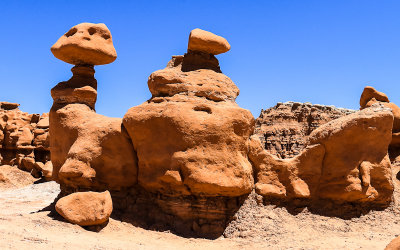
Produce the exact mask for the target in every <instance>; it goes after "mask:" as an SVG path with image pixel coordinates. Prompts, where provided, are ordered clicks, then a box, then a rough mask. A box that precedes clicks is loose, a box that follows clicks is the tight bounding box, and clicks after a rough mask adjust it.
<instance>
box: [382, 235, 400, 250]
mask: <svg viewBox="0 0 400 250" xmlns="http://www.w3.org/2000/svg"><path fill="white" fill-rule="evenodd" d="M399 249H400V237H396V238H394V239H393V240H392V241H391V242H390V243H389V244H388V245H387V246H386V247H385V250H399Z"/></svg>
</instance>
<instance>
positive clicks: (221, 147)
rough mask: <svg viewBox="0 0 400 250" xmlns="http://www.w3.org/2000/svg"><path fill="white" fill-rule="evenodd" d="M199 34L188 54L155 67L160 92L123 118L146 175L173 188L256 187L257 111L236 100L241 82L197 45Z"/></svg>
mask: <svg viewBox="0 0 400 250" xmlns="http://www.w3.org/2000/svg"><path fill="white" fill-rule="evenodd" d="M197 32H200V31H196V30H195V31H193V32H192V35H191V37H197V34H199V33H197ZM201 32H203V31H201ZM200 34H208V33H200ZM210 39H211V40H212V39H214V40H216V41H219V40H218V39H219V38H218V37H217V36H215V37H214V36H211V38H210ZM192 42H193V40H191V41H190V42H189V52H188V53H187V54H185V55H184V56H175V57H173V58H172V60H171V61H170V62H169V63H168V65H167V67H166V68H165V69H163V70H158V71H156V72H154V73H153V74H151V76H150V77H149V80H148V85H149V89H150V91H151V93H152V95H153V96H152V98H151V99H150V100H149V101H147V102H146V103H143V104H141V105H139V106H136V107H133V108H131V109H129V111H128V112H127V113H126V114H125V116H124V118H123V124H124V126H125V127H126V129H127V131H128V133H129V135H130V138H131V140H132V142H133V145H134V148H135V150H136V152H137V156H138V164H139V165H138V173H139V175H138V183H139V184H140V185H141V186H142V187H144V188H145V189H146V190H147V191H150V192H161V193H163V194H168V195H197V196H233V197H235V196H241V195H244V194H247V193H250V191H251V189H252V187H253V177H252V166H251V164H250V162H249V161H248V158H247V151H248V150H247V149H248V148H247V142H248V139H249V137H250V135H251V134H252V132H253V130H254V118H253V116H252V114H251V113H250V112H249V111H248V110H245V109H242V108H240V107H239V106H238V105H237V104H236V103H235V99H236V97H237V95H238V94H239V89H238V88H237V87H236V85H235V84H234V83H233V82H232V81H231V79H229V77H227V76H225V75H223V74H222V73H220V70H219V66H218V60H217V59H216V58H215V57H213V56H212V57H210V56H209V55H207V56H208V57H207V56H205V54H196V53H194V52H191V51H190V50H191V48H193V47H190V46H191V45H190V44H193V43H192ZM187 65H190V67H188V66H187Z"/></svg>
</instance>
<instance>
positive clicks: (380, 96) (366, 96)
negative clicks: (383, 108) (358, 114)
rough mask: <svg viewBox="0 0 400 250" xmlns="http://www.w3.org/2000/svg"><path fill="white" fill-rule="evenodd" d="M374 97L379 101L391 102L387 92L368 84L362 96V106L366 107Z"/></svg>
mask: <svg viewBox="0 0 400 250" xmlns="http://www.w3.org/2000/svg"><path fill="white" fill-rule="evenodd" d="M372 99H375V100H376V101H379V102H389V98H388V97H387V95H386V94H385V93H382V92H379V91H377V90H376V89H374V88H373V87H371V86H366V87H365V88H364V90H363V92H362V94H361V97H360V107H361V108H365V107H366V105H367V103H368V102H369V101H370V100H372Z"/></svg>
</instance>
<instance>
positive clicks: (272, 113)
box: [254, 101, 356, 159]
mask: <svg viewBox="0 0 400 250" xmlns="http://www.w3.org/2000/svg"><path fill="white" fill-rule="evenodd" d="M354 112H356V110H352V109H345V108H337V107H335V106H333V105H321V104H312V103H310V102H305V103H301V102H292V101H288V102H278V103H277V104H276V105H275V106H274V107H272V108H269V109H266V110H263V109H262V110H261V114H260V116H259V117H258V118H257V119H256V127H255V131H254V134H256V135H257V136H258V137H259V138H260V141H261V143H262V145H263V146H264V147H265V149H266V150H267V151H268V152H269V153H271V154H273V155H276V156H278V157H279V158H282V159H285V158H291V157H294V156H296V155H298V154H299V153H300V152H301V151H302V150H303V149H304V147H305V142H306V137H307V136H308V135H309V134H310V133H311V132H312V131H313V130H315V129H316V128H318V127H319V126H321V125H322V124H325V123H327V122H329V121H332V120H334V119H337V118H339V117H342V116H345V115H348V114H351V113H354Z"/></svg>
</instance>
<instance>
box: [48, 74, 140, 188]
mask: <svg viewBox="0 0 400 250" xmlns="http://www.w3.org/2000/svg"><path fill="white" fill-rule="evenodd" d="M74 69H75V70H73V73H74V76H73V77H72V78H71V79H70V80H69V81H67V82H61V83H59V84H58V85H57V86H55V87H54V88H53V89H52V91H51V93H52V97H53V99H54V103H53V106H52V108H51V110H50V133H51V134H52V135H54V136H52V137H51V138H50V139H51V145H52V146H51V160H52V163H53V179H54V180H56V181H58V182H59V183H61V184H64V185H67V186H70V187H74V188H78V187H84V188H92V189H99V188H107V189H120V188H121V187H127V186H132V185H134V184H135V183H136V181H137V167H136V166H137V163H136V156H135V151H134V149H133V146H132V143H131V142H130V139H129V137H128V134H127V133H126V131H125V129H124V128H123V126H122V119H120V118H110V117H106V116H103V115H100V114H97V113H96V112H95V111H94V105H95V101H96V98H97V91H96V89H95V88H96V86H97V81H96V79H95V78H94V70H93V68H91V67H83V66H81V67H75V68H74ZM74 87H75V88H74Z"/></svg>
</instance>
